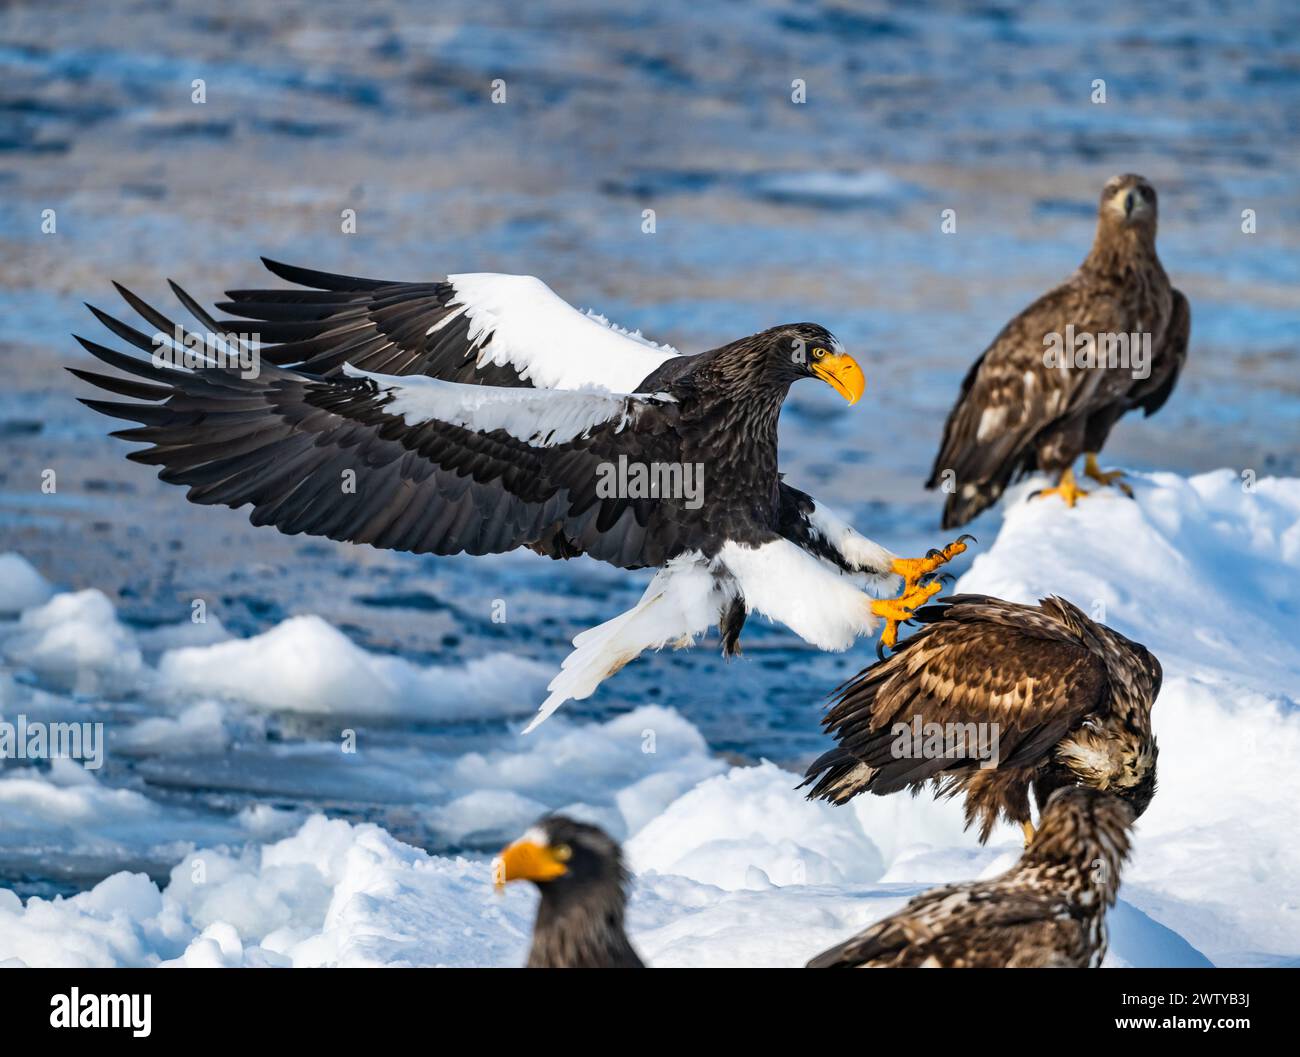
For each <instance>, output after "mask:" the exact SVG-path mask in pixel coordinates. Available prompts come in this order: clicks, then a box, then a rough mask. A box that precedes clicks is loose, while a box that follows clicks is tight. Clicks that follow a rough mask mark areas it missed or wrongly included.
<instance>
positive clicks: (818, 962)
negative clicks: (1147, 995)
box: [808, 787, 1133, 969]
mask: <svg viewBox="0 0 1300 1057" xmlns="http://www.w3.org/2000/svg"><path fill="white" fill-rule="evenodd" d="M1132 824H1133V811H1132V809H1131V808H1130V807H1129V806H1128V804H1126V803H1125V802H1124V801H1122V800H1119V799H1117V798H1116V797H1113V796H1110V795H1109V794H1107V793H1103V792H1100V791H1099V790H1096V789H1084V788H1078V787H1075V788H1069V789H1058V790H1057V791H1056V792H1055V793H1053V794H1052V798H1051V799H1050V800H1049V801H1048V803H1047V808H1046V809H1045V810H1044V811H1043V818H1042V825H1041V826H1040V828H1039V830H1038V833H1037V834H1036V835H1035V837H1034V839H1033V841H1032V842H1031V843H1030V844H1029V846H1028V847H1026V848H1025V851H1024V854H1023V855H1021V857H1020V862H1018V863H1017V864H1016V865H1015V866H1014V867H1012V868H1011V869H1010V870H1008V871H1007V872H1006V873H1004V874H1002V875H1001V876H999V877H994V878H992V879H991V880H988V881H974V882H971V883H968V884H958V885H945V886H944V887H942V888H933V889H931V890H930V891H928V892H924V893H922V894H921V895H919V896H917V897H916V898H915V899H913V900H912V901H911V902H910V903H908V904H907V906H905V907H903V909H902V910H900V911H899V912H898V913H896V914H891V915H890V916H889V917H887V918H884V919H883V920H881V921H877V922H876V923H875V924H874V925H872V926H871V927H870V928H869V929H867V930H866V931H865V932H863V933H861V934H859V935H857V936H854V937H853V939H851V940H846V941H845V942H844V943H841V944H839V945H838V946H836V947H832V948H831V949H830V950H828V951H825V952H824V953H822V954H819V955H818V956H817V957H816V958H814V959H813V960H812V961H810V962H809V963H808V968H809V969H885V968H913V969H916V968H921V969H1030V968H1034V969H1095V968H1097V967H1098V966H1100V965H1101V962H1102V959H1103V958H1104V957H1105V956H1106V911H1107V910H1108V909H1109V908H1110V907H1112V906H1114V904H1115V896H1116V893H1117V892H1118V891H1119V882H1120V867H1121V866H1122V865H1123V863H1124V860H1125V858H1127V856H1128V851H1129V829H1130V827H1131V826H1132Z"/></svg>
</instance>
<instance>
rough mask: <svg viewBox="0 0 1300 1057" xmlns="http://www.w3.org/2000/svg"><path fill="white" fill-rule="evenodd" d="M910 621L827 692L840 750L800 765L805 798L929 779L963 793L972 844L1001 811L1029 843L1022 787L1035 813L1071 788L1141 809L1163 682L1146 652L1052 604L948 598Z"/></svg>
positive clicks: (916, 786) (1151, 782) (880, 791)
mask: <svg viewBox="0 0 1300 1057" xmlns="http://www.w3.org/2000/svg"><path fill="white" fill-rule="evenodd" d="M915 619H916V621H917V622H918V623H919V624H921V625H923V626H922V627H921V628H920V630H918V631H917V632H916V634H914V635H912V636H911V637H910V638H908V639H906V640H905V641H904V642H903V644H902V645H901V646H900V647H899V648H898V649H897V650H896V651H895V652H894V653H893V655H892V656H890V657H889V658H888V659H887V660H884V661H881V662H880V663H878V664H874V665H872V666H871V667H870V668H867V669H866V670H865V671H863V672H861V673H859V674H858V675H857V676H856V677H855V678H853V679H852V680H850V681H849V682H847V683H845V684H844V686H842V687H841V688H840V689H839V690H838V691H837V692H836V697H835V699H834V700H833V702H832V705H831V708H830V710H829V711H828V712H827V714H826V717H825V720H824V725H825V727H826V729H827V730H828V731H829V732H830V733H832V734H833V735H834V737H835V740H836V742H837V743H838V744H837V745H836V747H835V748H833V749H831V750H830V751H829V752H827V753H825V754H824V755H823V756H821V758H819V759H818V760H817V761H816V762H814V763H813V765H812V766H811V767H810V768H809V769H808V774H807V780H806V781H805V783H804V784H805V785H807V784H809V783H815V784H814V785H813V789H812V791H811V792H810V793H809V794H808V795H809V798H810V799H815V798H820V799H823V800H829V801H831V802H833V803H836V804H842V803H844V802H845V801H847V800H849V799H851V798H852V797H854V796H856V795H857V794H858V793H863V792H871V793H875V794H876V795H877V796H885V795H887V794H889V793H894V792H897V791H899V790H900V789H910V790H911V791H912V792H913V794H915V793H917V792H919V791H920V790H921V788H922V787H923V786H924V785H925V784H926V783H932V784H933V786H934V787H935V789H936V792H937V793H938V795H941V796H955V795H957V794H958V793H961V794H964V796H965V808H966V824H967V825H970V824H971V823H973V822H975V821H977V820H978V822H979V827H980V830H979V832H980V840H981V841H986V840H988V837H989V833H990V832H991V831H992V829H993V825H994V823H996V822H997V820H998V817H999V815H1000V816H1002V817H1003V818H1005V819H1006V820H1007V821H1008V822H1017V823H1019V824H1020V825H1021V826H1022V827H1023V828H1024V830H1025V833H1026V838H1027V839H1028V838H1029V837H1030V836H1032V834H1033V828H1032V825H1031V821H1030V820H1031V815H1030V807H1029V790H1030V787H1031V786H1032V787H1033V791H1034V798H1035V800H1036V801H1037V804H1038V808H1039V811H1040V812H1041V811H1042V809H1043V805H1044V804H1046V803H1047V799H1048V797H1050V796H1051V794H1052V793H1053V792H1054V791H1055V790H1056V789H1058V788H1060V787H1061V786H1065V785H1076V784H1081V785H1086V786H1091V787H1093V788H1096V789H1102V790H1105V791H1107V792H1111V793H1114V794H1116V795H1118V796H1120V797H1121V798H1123V799H1124V800H1126V801H1128V802H1129V804H1130V805H1131V806H1132V808H1133V811H1134V813H1135V815H1141V814H1142V812H1143V811H1145V810H1146V808H1147V805H1148V804H1149V803H1150V802H1151V798H1152V797H1153V796H1154V795H1155V788H1156V740H1155V736H1154V735H1153V734H1152V732H1151V706H1152V705H1153V704H1154V703H1155V699H1156V696H1157V695H1158V694H1159V692H1160V683H1161V678H1162V675H1161V670H1160V662H1159V661H1157V660H1156V658H1155V657H1154V656H1153V655H1152V654H1151V653H1149V652H1148V651H1147V649H1146V648H1145V647H1144V646H1141V645H1139V644H1138V643H1136V642H1133V641H1132V640H1131V639H1127V638H1125V637H1124V636H1123V635H1121V634H1119V633H1118V632H1116V631H1112V630H1111V629H1110V628H1108V627H1106V626H1105V625H1102V624H1098V623H1097V622H1096V621H1093V620H1090V619H1088V617H1086V616H1085V615H1084V614H1083V612H1082V611H1081V610H1080V609H1079V608H1078V607H1077V606H1074V605H1071V604H1070V603H1069V602H1067V601H1065V600H1064V599H1062V598H1055V597H1053V598H1046V599H1043V600H1042V601H1041V602H1040V603H1039V604H1038V605H1037V606H1026V605H1018V604H1016V603H1014V602H1005V601H1003V600H1002V599H999V598H989V597H987V596H985V595H951V596H949V597H947V598H943V599H939V600H938V601H937V602H936V603H935V604H934V605H929V606H926V607H924V608H923V609H921V610H919V611H918V612H917V613H916V616H915Z"/></svg>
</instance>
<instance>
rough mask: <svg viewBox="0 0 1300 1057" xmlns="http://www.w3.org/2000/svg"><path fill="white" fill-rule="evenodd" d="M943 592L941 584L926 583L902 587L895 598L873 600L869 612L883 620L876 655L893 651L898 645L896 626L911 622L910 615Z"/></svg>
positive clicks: (882, 655) (880, 655) (881, 655)
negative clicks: (883, 624)
mask: <svg viewBox="0 0 1300 1057" xmlns="http://www.w3.org/2000/svg"><path fill="white" fill-rule="evenodd" d="M942 590H943V584H941V583H937V582H936V583H928V584H925V585H923V586H915V585H914V586H912V587H911V588H907V587H904V589H903V593H902V594H901V595H899V596H898V597H897V598H875V599H872V601H871V612H872V613H873V614H874V615H875V616H878V617H884V618H885V629H884V630H883V631H882V632H881V633H880V641H879V643H877V645H876V655H877V656H879V657H884V651H885V647H886V646H888V647H889V648H890V649H893V648H894V646H895V645H896V644H897V643H898V626H899V624H901V623H903V622H904V621H905V620H911V619H912V614H913V613H914V612H915V611H916V610H918V609H920V608H921V606H923V605H925V604H926V602H928V601H930V599H931V598H933V597H934V596H935V595H936V594H938V593H939V592H940V591H942Z"/></svg>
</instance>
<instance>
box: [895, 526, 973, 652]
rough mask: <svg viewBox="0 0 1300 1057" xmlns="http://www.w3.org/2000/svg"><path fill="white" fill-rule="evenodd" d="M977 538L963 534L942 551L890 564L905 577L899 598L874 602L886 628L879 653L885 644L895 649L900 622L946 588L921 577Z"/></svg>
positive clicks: (962, 550)
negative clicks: (925, 582) (924, 581)
mask: <svg viewBox="0 0 1300 1057" xmlns="http://www.w3.org/2000/svg"><path fill="white" fill-rule="evenodd" d="M974 538H975V537H974V536H969V535H968V536H960V537H958V538H957V539H955V540H953V541H952V542H951V543H950V544H948V546H946V547H944V548H943V550H938V549H937V548H936V549H935V550H932V551H930V553H929V554H927V555H926V556H925V557H924V558H895V559H894V560H893V561H892V562H891V563H890V566H889V571H890V572H892V573H893V574H894V575H895V576H901V577H902V578H903V590H902V591H901V592H900V593H899V595H898V597H897V598H880V599H876V600H875V601H873V602H872V603H871V612H872V613H873V614H875V615H876V616H878V617H884V618H885V628H884V630H883V631H882V632H881V633H880V642H879V644H878V645H877V646H876V654H877V655H878V656H880V657H883V656H884V651H885V647H888V648H889V649H893V648H894V646H895V645H896V644H897V643H898V626H899V624H901V623H902V622H903V621H905V620H910V619H911V618H912V614H913V613H914V612H915V611H916V610H917V609H920V608H921V606H923V605H925V604H926V602H928V601H930V599H931V598H933V597H934V596H935V595H937V594H938V593H939V592H940V591H941V590H943V584H941V583H938V582H937V581H936V582H934V583H927V584H922V583H921V580H922V579H923V578H924V577H926V576H928V575H929V574H930V573H932V572H934V571H935V570H936V569H937V568H939V566H941V565H946V564H947V563H948V562H950V561H952V560H953V559H954V558H955V557H957V555H959V554H964V553H965V551H966V540H973V539H974Z"/></svg>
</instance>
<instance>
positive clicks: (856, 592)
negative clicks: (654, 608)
mask: <svg viewBox="0 0 1300 1057" xmlns="http://www.w3.org/2000/svg"><path fill="white" fill-rule="evenodd" d="M864 538H865V537H864ZM719 557H720V558H721V560H722V564H723V565H724V566H725V567H726V569H727V571H728V572H729V573H730V574H731V575H732V576H733V577H735V579H736V582H737V584H738V586H739V589H740V593H741V595H743V596H744V599H745V608H746V609H747V610H750V611H754V610H757V611H758V612H759V613H762V614H763V615H764V616H765V617H768V618H770V619H771V620H777V621H780V622H781V623H782V624H784V625H786V627H788V628H789V629H790V630H791V631H793V632H794V633H795V634H796V635H798V636H799V637H800V638H801V639H803V640H804V641H805V642H809V643H811V644H812V645H814V646H817V647H819V648H820V649H823V650H847V649H848V648H849V647H850V646H852V645H853V643H854V641H855V640H856V639H857V638H858V637H859V636H860V635H870V634H871V633H872V632H874V631H875V630H876V618H875V616H874V615H873V614H872V612H871V602H872V599H871V598H870V597H868V596H867V595H866V594H864V593H863V592H862V590H861V589H860V588H859V586H858V585H857V584H856V583H855V582H854V581H855V578H854V577H850V576H846V575H844V574H842V573H840V572H839V571H838V570H836V569H834V568H833V567H832V566H830V565H828V564H827V563H825V562H823V561H820V560H818V559H817V558H815V557H814V556H813V555H811V554H809V553H808V552H807V551H805V550H803V549H802V548H801V547H799V546H798V545H796V544H794V543H791V542H790V541H789V540H785V539H778V540H773V541H772V542H770V543H764V544H762V545H761V546H758V547H747V546H744V545H742V544H738V543H726V544H724V545H723V547H722V551H721V553H720V554H719Z"/></svg>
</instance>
